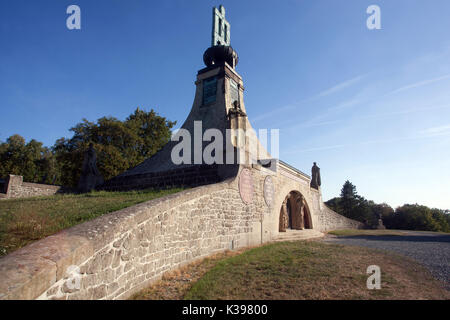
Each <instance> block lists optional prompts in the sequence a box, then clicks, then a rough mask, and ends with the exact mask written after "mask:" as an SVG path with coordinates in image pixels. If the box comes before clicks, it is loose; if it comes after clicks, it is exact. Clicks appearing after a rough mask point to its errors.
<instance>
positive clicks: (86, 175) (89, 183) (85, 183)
mask: <svg viewBox="0 0 450 320" xmlns="http://www.w3.org/2000/svg"><path fill="white" fill-rule="evenodd" d="M101 184H103V177H102V176H101V174H100V172H99V171H98V169H97V154H96V153H95V150H94V145H93V144H92V143H90V144H89V149H88V150H87V151H86V152H85V153H84V160H83V168H82V172H81V177H80V181H79V182H78V191H80V192H89V191H91V190H93V189H95V187H97V186H99V185H101Z"/></svg>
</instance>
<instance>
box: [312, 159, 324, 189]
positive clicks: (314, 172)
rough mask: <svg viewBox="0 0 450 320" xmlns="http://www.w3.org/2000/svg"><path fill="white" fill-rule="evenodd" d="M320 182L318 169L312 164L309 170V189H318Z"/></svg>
mask: <svg viewBox="0 0 450 320" xmlns="http://www.w3.org/2000/svg"><path fill="white" fill-rule="evenodd" d="M321 184H322V182H321V181H320V168H319V167H318V166H317V164H316V163H315V162H314V165H313V167H312V169H311V188H314V189H319V187H320V185H321Z"/></svg>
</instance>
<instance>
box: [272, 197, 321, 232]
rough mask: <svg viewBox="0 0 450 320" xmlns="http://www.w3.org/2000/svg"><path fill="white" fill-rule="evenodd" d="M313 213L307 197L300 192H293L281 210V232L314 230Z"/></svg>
mask: <svg viewBox="0 0 450 320" xmlns="http://www.w3.org/2000/svg"><path fill="white" fill-rule="evenodd" d="M312 228H313V226H312V220H311V211H310V210H309V207H308V204H307V203H306V200H305V197H303V195H302V194H301V193H300V192H298V191H291V192H289V194H288V195H287V196H286V198H285V199H284V201H283V204H282V205H281V209H280V221H279V231H280V232H286V230H287V229H294V230H303V229H312Z"/></svg>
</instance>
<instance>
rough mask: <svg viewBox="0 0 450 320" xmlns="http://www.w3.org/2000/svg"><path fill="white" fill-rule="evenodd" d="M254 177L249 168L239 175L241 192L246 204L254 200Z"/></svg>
mask: <svg viewBox="0 0 450 320" xmlns="http://www.w3.org/2000/svg"><path fill="white" fill-rule="evenodd" d="M253 192H254V187H253V178H252V174H251V172H250V170H249V169H243V170H242V171H241V174H240V175H239V194H240V195H241V199H242V201H243V202H244V203H245V204H250V203H252V201H253Z"/></svg>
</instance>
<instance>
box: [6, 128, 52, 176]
mask: <svg viewBox="0 0 450 320" xmlns="http://www.w3.org/2000/svg"><path fill="white" fill-rule="evenodd" d="M0 163H1V166H0V177H3V178H6V177H7V176H8V175H9V174H15V175H21V176H23V179H24V181H28V182H39V183H52V182H55V177H56V176H57V168H56V167H55V166H54V163H55V159H54V157H53V154H52V152H51V150H50V149H49V148H47V147H44V146H43V145H42V142H39V141H36V140H34V139H32V140H30V141H29V142H28V143H26V141H25V139H24V138H23V137H22V136H20V135H18V134H15V135H12V136H10V137H9V138H8V139H7V140H6V142H3V143H1V144H0Z"/></svg>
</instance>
